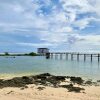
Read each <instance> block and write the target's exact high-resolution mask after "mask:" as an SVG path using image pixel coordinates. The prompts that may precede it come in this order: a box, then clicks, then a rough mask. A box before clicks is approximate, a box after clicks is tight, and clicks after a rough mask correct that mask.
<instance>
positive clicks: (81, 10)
mask: <svg viewBox="0 0 100 100" xmlns="http://www.w3.org/2000/svg"><path fill="white" fill-rule="evenodd" d="M99 4H100V1H99V0H24V2H23V0H0V34H1V35H2V34H9V35H11V34H15V36H16V34H17V35H20V34H22V35H23V37H24V36H26V37H27V38H30V39H31V40H30V41H32V42H33V43H31V42H25V41H24V40H23V39H22V40H21V41H19V42H18V41H16V37H14V38H13V37H12V38H11V39H12V40H15V43H17V44H19V45H21V46H22V45H24V46H35V47H38V46H41V47H42V46H48V47H53V46H55V47H57V48H58V47H59V48H60V47H61V46H66V48H67V47H69V45H74V46H73V48H79V47H78V46H79V45H80V46H81V44H82V45H84V46H83V47H85V45H86V48H88V47H90V45H91V48H92V44H93V47H94V45H96V44H98V45H99V39H98V37H99V35H96V36H95V35H90V34H92V33H89V32H88V27H89V28H91V30H92V27H96V24H97V23H99V24H100V6H99ZM99 24H98V25H99ZM95 30H96V29H95ZM83 31H84V32H83ZM99 31H100V30H98V33H99ZM93 32H94V30H93ZM95 34H97V32H95ZM2 36H3V35H2ZM6 36H7V35H6ZM11 36H12V35H11ZM93 36H94V37H93ZM31 37H33V40H32V38H31ZM89 37H90V38H91V39H90V38H89ZM96 37H97V38H96ZM34 38H38V40H37V41H35V40H34ZM94 40H95V41H94ZM96 40H98V41H96ZM4 41H6V39H4ZM24 42H25V43H24ZM9 43H10V41H9ZM71 48H72V47H71ZM67 49H68V48H67Z"/></svg>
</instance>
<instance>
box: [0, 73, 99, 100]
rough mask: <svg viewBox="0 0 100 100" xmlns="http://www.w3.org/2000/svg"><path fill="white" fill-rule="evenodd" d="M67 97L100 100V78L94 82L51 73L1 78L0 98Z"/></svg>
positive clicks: (58, 99) (62, 99) (54, 99)
mask: <svg viewBox="0 0 100 100" xmlns="http://www.w3.org/2000/svg"><path fill="white" fill-rule="evenodd" d="M91 96H92V97H91ZM83 97H84V98H83ZM8 98H9V99H8ZM66 98H68V100H100V80H98V81H97V82H93V81H92V80H83V79H82V78H81V77H73V76H55V75H51V74H49V73H43V74H37V75H30V76H22V77H13V78H10V79H0V100H13V99H14V100H24V99H26V100H47V99H48V100H66Z"/></svg>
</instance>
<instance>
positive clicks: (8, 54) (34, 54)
mask: <svg viewBox="0 0 100 100" xmlns="http://www.w3.org/2000/svg"><path fill="white" fill-rule="evenodd" d="M0 56H38V54H37V53H35V52H30V53H24V54H21V53H19V54H14V53H13V54H10V53H8V52H5V53H3V54H0Z"/></svg>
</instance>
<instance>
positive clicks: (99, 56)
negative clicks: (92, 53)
mask: <svg viewBox="0 0 100 100" xmlns="http://www.w3.org/2000/svg"><path fill="white" fill-rule="evenodd" d="M99 61H100V54H98V62H99Z"/></svg>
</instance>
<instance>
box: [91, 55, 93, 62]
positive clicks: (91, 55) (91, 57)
mask: <svg viewBox="0 0 100 100" xmlns="http://www.w3.org/2000/svg"><path fill="white" fill-rule="evenodd" d="M92 56H93V55H92V54H91V62H92Z"/></svg>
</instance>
